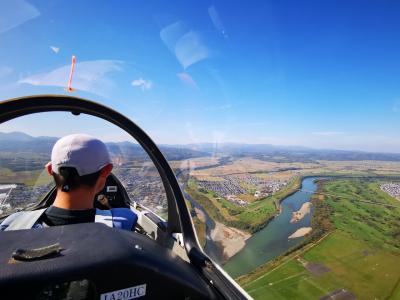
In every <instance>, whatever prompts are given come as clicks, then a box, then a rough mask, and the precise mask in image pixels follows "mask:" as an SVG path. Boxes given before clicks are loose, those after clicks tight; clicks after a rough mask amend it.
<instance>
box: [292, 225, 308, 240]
mask: <svg viewBox="0 0 400 300" xmlns="http://www.w3.org/2000/svg"><path fill="white" fill-rule="evenodd" d="M311 230H312V228H311V227H302V228H299V229H297V230H296V231H295V232H294V233H292V234H291V235H290V236H289V239H295V238H299V237H302V236H305V235H306V234H307V233H309V232H311Z"/></svg>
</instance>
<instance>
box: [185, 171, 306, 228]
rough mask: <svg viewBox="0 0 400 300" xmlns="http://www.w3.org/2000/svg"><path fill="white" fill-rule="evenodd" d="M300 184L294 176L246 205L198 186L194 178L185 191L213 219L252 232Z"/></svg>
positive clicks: (274, 212) (273, 212)
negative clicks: (265, 195) (283, 185)
mask: <svg viewBox="0 0 400 300" xmlns="http://www.w3.org/2000/svg"><path fill="white" fill-rule="evenodd" d="M300 184H301V179H300V178H295V179H294V180H292V181H291V182H290V183H289V184H288V185H287V186H286V187H285V188H283V189H282V190H280V191H279V192H277V193H276V194H274V195H272V196H268V197H266V198H263V199H260V200H257V201H254V202H252V203H250V204H249V205H247V206H246V207H239V206H237V205H235V204H233V203H232V202H230V201H228V200H226V199H224V198H221V197H219V196H218V195H216V194H215V193H213V192H209V191H206V190H203V189H201V188H199V187H198V185H197V183H196V181H195V180H194V179H190V180H189V181H188V186H187V188H186V192H187V193H188V194H189V195H190V196H191V197H192V198H193V199H194V200H196V201H197V202H198V203H199V204H200V205H202V206H203V207H204V209H205V210H206V211H207V213H208V214H209V215H210V216H211V218H213V219H214V220H216V221H218V222H221V223H223V224H225V225H227V226H232V227H236V228H238V229H242V230H246V231H248V232H251V233H253V232H256V231H258V230H260V229H261V228H262V227H263V226H265V224H266V223H267V222H268V220H270V219H271V218H272V217H273V216H274V215H275V214H276V212H277V210H278V208H279V202H280V201H281V200H282V199H284V198H285V197H287V196H288V195H290V194H291V193H293V192H294V191H296V190H297V189H298V188H299V187H300Z"/></svg>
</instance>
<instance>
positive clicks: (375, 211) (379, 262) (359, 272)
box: [240, 179, 400, 299]
mask: <svg viewBox="0 0 400 300" xmlns="http://www.w3.org/2000/svg"><path fill="white" fill-rule="evenodd" d="M379 184H380V181H379V180H366V179H363V180H360V179H340V180H337V179H336V180H327V181H323V182H320V186H319V187H320V188H319V192H320V193H323V194H325V195H316V196H315V199H318V200H317V201H322V202H323V203H324V204H325V205H327V206H328V207H329V208H330V209H331V215H330V222H331V223H332V225H333V230H331V231H329V232H328V233H326V235H325V236H324V238H322V239H321V240H320V241H317V242H315V244H314V243H313V242H311V243H310V244H309V245H308V246H307V247H304V249H300V250H298V251H296V252H295V253H293V254H292V255H288V256H287V257H286V258H280V263H279V265H278V266H276V265H274V264H273V263H270V267H269V268H268V266H264V268H261V269H260V270H259V272H255V273H253V274H251V275H249V276H247V277H246V276H244V277H242V278H240V282H241V283H242V284H243V286H244V288H245V289H246V290H247V291H248V292H249V293H250V295H251V296H253V297H254V298H255V299H319V298H321V297H323V296H327V295H329V294H330V293H333V292H335V291H339V292H340V291H342V292H343V290H344V292H343V293H348V294H349V295H350V296H351V297H355V298H357V299H389V298H391V299H396V297H397V296H398V295H399V293H400V291H399V289H400V287H399V279H400V276H399V271H398V266H399V265H400V206H399V201H398V200H396V199H394V198H392V197H390V196H389V195H387V194H386V193H384V192H383V191H381V190H380V189H379ZM361 201H371V202H375V203H376V204H371V203H366V202H361ZM385 205H388V206H385ZM396 206H397V207H396ZM315 216H318V211H316V212H315ZM274 267H275V268H274ZM257 273H258V274H257Z"/></svg>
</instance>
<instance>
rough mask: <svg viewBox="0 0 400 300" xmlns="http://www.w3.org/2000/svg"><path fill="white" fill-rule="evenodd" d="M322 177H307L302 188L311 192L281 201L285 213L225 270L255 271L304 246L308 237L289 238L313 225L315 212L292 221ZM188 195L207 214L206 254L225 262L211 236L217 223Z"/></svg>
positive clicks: (236, 273)
mask: <svg viewBox="0 0 400 300" xmlns="http://www.w3.org/2000/svg"><path fill="white" fill-rule="evenodd" d="M181 176H182V174H181V173H179V174H177V177H178V178H179V177H181ZM320 178H323V177H307V178H304V179H303V181H302V183H301V189H302V190H305V191H307V192H303V191H297V192H295V193H294V194H292V195H290V196H288V197H286V198H285V199H283V200H282V201H281V207H282V211H281V213H280V214H279V215H277V216H276V217H275V218H274V219H273V220H272V221H271V222H269V223H268V225H267V226H265V227H264V228H263V229H261V230H260V231H258V232H256V233H255V234H253V235H252V236H251V237H250V238H249V239H248V240H247V241H246V245H245V247H244V248H243V249H242V250H241V251H239V252H238V253H237V254H236V255H234V256H233V257H231V258H230V259H229V260H228V261H227V262H226V263H225V264H224V265H223V268H224V269H225V270H226V271H227V272H228V273H229V274H230V275H231V276H232V277H233V278H235V277H238V276H240V275H244V274H246V273H248V272H250V271H252V270H254V269H255V268H257V267H259V266H261V265H263V264H265V263H266V262H268V261H269V260H271V259H274V258H276V257H278V256H279V255H281V254H283V253H285V252H286V251H287V250H289V249H290V248H291V247H294V246H296V245H298V244H300V243H301V242H302V241H303V240H304V237H300V238H295V239H290V240H289V239H288V237H289V236H290V235H291V234H292V233H294V232H295V231H296V230H297V229H299V228H301V227H310V226H311V215H312V211H313V209H312V208H311V213H310V214H307V215H306V216H305V217H304V218H303V219H302V220H300V221H299V222H297V223H292V224H291V223H290V219H291V218H292V212H294V211H297V210H299V209H300V207H301V206H302V205H303V203H305V202H308V201H310V198H311V196H312V193H313V192H315V191H316V190H317V185H316V183H315V182H314V181H315V180H316V179H320ZM185 186H186V182H184V183H183V184H182V186H181V187H182V190H183V191H184V189H185ZM184 196H185V198H186V199H187V200H189V201H190V202H191V203H192V205H193V206H194V207H196V208H197V209H200V210H201V211H203V213H204V215H205V218H206V238H207V240H206V245H205V248H204V251H205V252H206V253H207V255H209V256H210V257H211V258H212V259H213V260H214V261H215V262H217V263H221V262H222V261H223V248H222V246H221V245H220V244H219V243H216V242H214V241H213V240H212V239H211V237H210V233H211V231H212V229H214V227H215V222H214V221H213V220H212V219H211V218H210V216H209V215H208V214H207V212H206V210H205V209H204V208H203V207H202V206H201V205H199V204H198V203H197V202H196V201H194V199H192V198H191V197H190V195H188V194H187V193H185V192H184Z"/></svg>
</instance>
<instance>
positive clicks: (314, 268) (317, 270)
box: [304, 263, 330, 276]
mask: <svg viewBox="0 0 400 300" xmlns="http://www.w3.org/2000/svg"><path fill="white" fill-rule="evenodd" d="M304 267H305V268H306V269H307V270H308V271H310V272H311V273H312V274H313V275H314V276H321V275H322V274H324V273H327V272H329V271H330V269H329V268H328V267H326V266H324V265H323V264H319V263H306V264H305V266H304Z"/></svg>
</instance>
